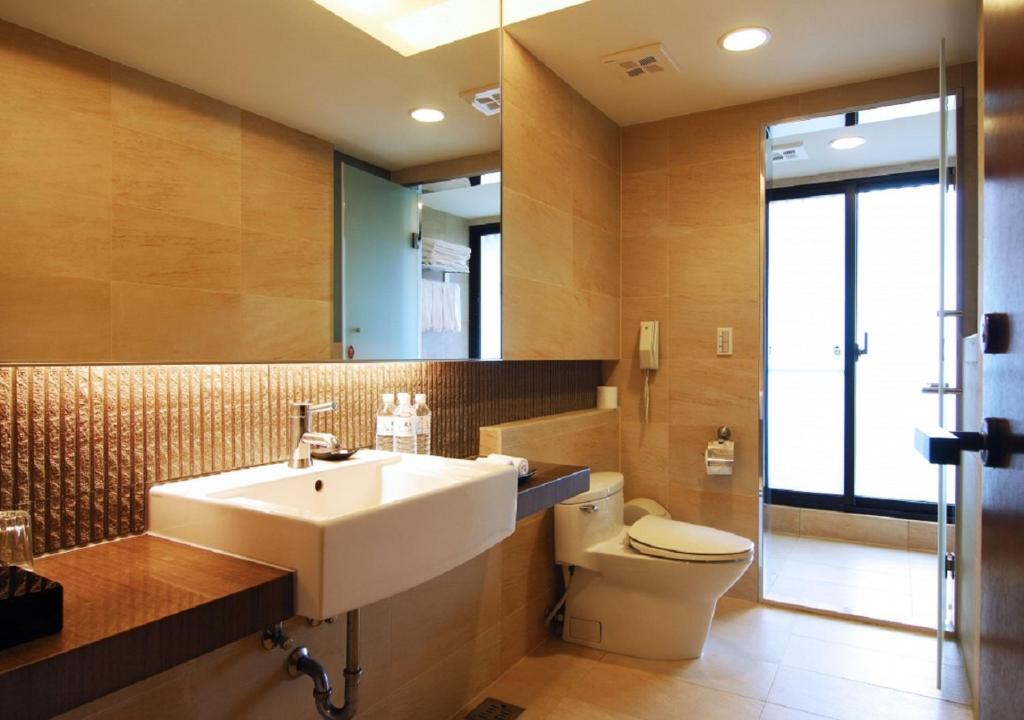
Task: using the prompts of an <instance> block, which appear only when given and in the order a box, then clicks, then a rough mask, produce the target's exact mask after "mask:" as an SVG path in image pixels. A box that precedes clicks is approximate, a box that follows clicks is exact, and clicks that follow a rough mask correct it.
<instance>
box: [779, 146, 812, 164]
mask: <svg viewBox="0 0 1024 720" xmlns="http://www.w3.org/2000/svg"><path fill="white" fill-rule="evenodd" d="M806 159H807V148H805V147H804V144H803V143H802V142H794V143H784V144H782V145H773V146H772V162H779V163H780V162H792V161H794V160H806Z"/></svg>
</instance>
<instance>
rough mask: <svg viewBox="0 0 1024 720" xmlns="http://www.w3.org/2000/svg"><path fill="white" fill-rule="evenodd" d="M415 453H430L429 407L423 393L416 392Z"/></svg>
mask: <svg viewBox="0 0 1024 720" xmlns="http://www.w3.org/2000/svg"><path fill="white" fill-rule="evenodd" d="M414 409H415V411H416V454H417V455H429V454H430V408H429V407H427V396H426V394H425V393H416V407H415V408H414Z"/></svg>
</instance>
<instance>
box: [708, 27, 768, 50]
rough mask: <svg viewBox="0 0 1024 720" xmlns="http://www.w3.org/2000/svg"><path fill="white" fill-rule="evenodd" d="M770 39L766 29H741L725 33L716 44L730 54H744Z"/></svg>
mask: <svg viewBox="0 0 1024 720" xmlns="http://www.w3.org/2000/svg"><path fill="white" fill-rule="evenodd" d="M771 38H772V34H771V33H770V32H769V31H768V28H763V27H742V28H737V29H735V30H733V31H731V32H727V33H726V34H725V35H723V36H722V37H720V38H719V39H718V44H719V45H721V46H722V47H723V48H724V49H726V50H728V51H730V52H746V51H747V50H753V49H754V48H759V47H761V46H762V45H764V44H765V43H766V42H768V41H769V40H771Z"/></svg>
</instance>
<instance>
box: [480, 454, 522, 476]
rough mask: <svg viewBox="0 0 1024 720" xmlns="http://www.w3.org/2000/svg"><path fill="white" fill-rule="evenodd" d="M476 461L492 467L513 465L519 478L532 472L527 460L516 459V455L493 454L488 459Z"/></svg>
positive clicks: (482, 458)
mask: <svg viewBox="0 0 1024 720" xmlns="http://www.w3.org/2000/svg"><path fill="white" fill-rule="evenodd" d="M476 461H477V462H482V463H490V464H491V465H511V466H513V467H514V468H515V469H516V474H517V475H519V477H523V476H524V475H526V474H527V473H529V472H530V463H528V462H527V461H526V458H522V457H515V456H514V455H500V454H498V453H491V454H490V455H488V456H487V457H479V458H477V459H476Z"/></svg>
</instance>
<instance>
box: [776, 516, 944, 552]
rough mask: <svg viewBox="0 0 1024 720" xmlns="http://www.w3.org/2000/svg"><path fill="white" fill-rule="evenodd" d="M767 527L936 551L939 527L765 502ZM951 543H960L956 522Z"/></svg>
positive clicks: (933, 524) (790, 531)
mask: <svg viewBox="0 0 1024 720" xmlns="http://www.w3.org/2000/svg"><path fill="white" fill-rule="evenodd" d="M764 523H765V529H766V530H768V531H771V532H773V533H779V534H782V535H802V536H805V537H819V538H827V539H830V540H845V541H847V542H853V543H865V544H867V545H881V546H884V547H893V548H902V549H906V550H919V551H921V552H934V551H935V547H936V545H937V543H938V527H937V525H936V524H935V523H934V522H926V521H924V520H903V519H901V518H893V517H881V516H877V515H862V514H856V513H844V512H837V511H833V510H814V509H811V508H796V507H786V506H785V505H765V509H764ZM948 528H949V532H948V535H947V536H946V540H947V547H948V549H949V550H953V549H954V548H955V546H956V525H954V524H952V523H950V524H949V525H948Z"/></svg>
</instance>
